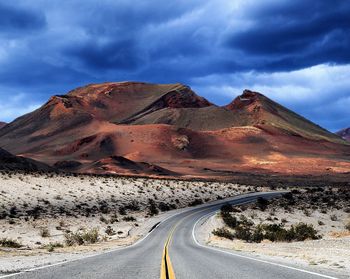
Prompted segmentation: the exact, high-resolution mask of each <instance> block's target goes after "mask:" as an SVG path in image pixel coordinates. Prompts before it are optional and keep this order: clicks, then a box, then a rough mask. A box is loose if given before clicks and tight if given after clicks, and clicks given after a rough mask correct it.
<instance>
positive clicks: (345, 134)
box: [336, 128, 350, 141]
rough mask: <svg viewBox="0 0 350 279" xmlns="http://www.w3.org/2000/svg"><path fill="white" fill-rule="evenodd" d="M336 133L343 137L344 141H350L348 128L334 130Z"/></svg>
mask: <svg viewBox="0 0 350 279" xmlns="http://www.w3.org/2000/svg"><path fill="white" fill-rule="evenodd" d="M336 134H337V135H338V136H340V137H342V138H343V139H345V140H346V141H350V128H346V129H343V130H340V131H338V132H336Z"/></svg>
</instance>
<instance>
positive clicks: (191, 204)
mask: <svg viewBox="0 0 350 279" xmlns="http://www.w3.org/2000/svg"><path fill="white" fill-rule="evenodd" d="M202 203H203V200H202V199H195V200H193V201H191V202H190V203H189V204H188V205H189V206H196V205H200V204H202Z"/></svg>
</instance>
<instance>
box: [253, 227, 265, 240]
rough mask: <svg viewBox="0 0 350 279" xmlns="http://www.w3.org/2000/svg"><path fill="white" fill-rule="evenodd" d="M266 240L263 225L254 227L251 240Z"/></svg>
mask: <svg viewBox="0 0 350 279" xmlns="http://www.w3.org/2000/svg"><path fill="white" fill-rule="evenodd" d="M263 240H264V230H263V228H262V226H261V225H258V226H256V227H255V228H254V230H253V232H252V234H251V241H252V242H257V243H260V242H261V241H263Z"/></svg>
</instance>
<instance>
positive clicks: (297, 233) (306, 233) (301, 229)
mask: <svg viewBox="0 0 350 279" xmlns="http://www.w3.org/2000/svg"><path fill="white" fill-rule="evenodd" d="M291 230H294V240H297V241H304V240H306V239H319V238H320V236H318V235H317V231H316V230H315V229H314V227H313V226H312V225H310V224H305V223H299V224H297V225H295V226H292V228H291Z"/></svg>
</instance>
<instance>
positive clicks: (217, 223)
mask: <svg viewBox="0 0 350 279" xmlns="http://www.w3.org/2000/svg"><path fill="white" fill-rule="evenodd" d="M305 199H307V197H306V198H305ZM305 199H304V201H305ZM345 203H346V201H345ZM339 204H342V203H341V201H339ZM277 205H278V203H273V206H271V205H270V206H269V207H268V209H267V210H266V211H261V210H259V209H257V208H256V207H254V206H249V207H245V208H244V207H243V211H242V212H238V213H234V214H235V216H237V217H239V216H240V215H244V216H246V217H247V218H248V219H249V220H251V221H253V222H254V223H255V224H260V223H264V224H268V223H270V224H272V223H275V224H278V223H280V222H281V221H282V222H285V227H286V228H289V227H290V226H291V225H295V224H297V223H299V222H304V223H307V224H312V225H313V226H314V228H315V229H316V230H317V231H318V234H319V235H321V236H322V239H319V240H306V241H300V242H289V243H288V242H271V241H268V240H263V241H262V242H261V243H247V242H245V241H243V240H239V239H234V240H229V239H225V238H221V237H217V236H215V235H213V234H212V231H213V230H214V229H217V228H221V227H225V224H224V222H223V220H222V218H221V216H220V214H219V213H218V214H215V215H213V216H211V217H210V218H209V219H207V220H206V221H205V222H204V223H202V224H201V226H200V228H199V237H200V239H201V240H202V241H203V242H206V243H207V244H209V245H212V246H217V247H224V248H229V249H233V250H235V251H244V252H248V253H252V254H253V255H259V256H263V257H264V258H266V257H267V258H271V259H272V260H275V261H276V260H277V261H280V262H285V263H289V264H290V263H293V264H297V265H300V266H308V267H310V266H316V267H317V268H321V269H322V268H325V269H330V270H333V271H336V272H338V273H340V274H342V275H346V276H350V231H349V230H347V229H346V228H345V226H346V224H348V223H349V222H350V214H349V212H348V209H347V207H346V206H345V207H341V208H339V206H335V207H338V208H339V209H336V208H333V207H330V209H329V210H327V211H325V210H324V209H322V208H321V207H318V206H315V205H313V207H314V208H315V209H314V210H312V209H310V208H303V206H300V204H298V202H297V204H296V205H294V210H290V208H287V209H285V208H283V207H278V206H277ZM226 227H227V226H226ZM231 231H232V230H231Z"/></svg>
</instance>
